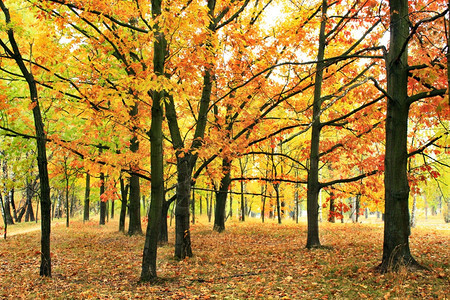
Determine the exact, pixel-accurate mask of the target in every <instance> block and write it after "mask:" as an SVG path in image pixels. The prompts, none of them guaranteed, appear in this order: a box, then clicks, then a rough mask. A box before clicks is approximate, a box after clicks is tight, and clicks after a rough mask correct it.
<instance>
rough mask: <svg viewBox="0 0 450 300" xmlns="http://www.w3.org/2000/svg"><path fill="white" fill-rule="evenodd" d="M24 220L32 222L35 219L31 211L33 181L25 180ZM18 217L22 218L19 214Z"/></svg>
mask: <svg viewBox="0 0 450 300" xmlns="http://www.w3.org/2000/svg"><path fill="white" fill-rule="evenodd" d="M25 191H26V192H25V195H26V199H25V222H33V221H35V217H34V212H33V196H34V191H33V183H32V182H31V181H28V180H27V186H26V188H25ZM19 217H20V218H19V219H21V218H22V215H19Z"/></svg>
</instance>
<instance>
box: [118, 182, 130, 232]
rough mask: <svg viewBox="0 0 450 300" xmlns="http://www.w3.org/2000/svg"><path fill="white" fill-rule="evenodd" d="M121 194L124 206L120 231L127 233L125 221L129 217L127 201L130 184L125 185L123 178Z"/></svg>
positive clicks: (122, 207)
mask: <svg viewBox="0 0 450 300" xmlns="http://www.w3.org/2000/svg"><path fill="white" fill-rule="evenodd" d="M120 194H121V196H122V199H121V200H122V201H121V202H122V205H121V207H120V218H119V231H120V232H125V219H126V215H127V199H128V184H127V185H125V183H124V180H123V178H120Z"/></svg>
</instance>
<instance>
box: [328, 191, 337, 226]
mask: <svg viewBox="0 0 450 300" xmlns="http://www.w3.org/2000/svg"><path fill="white" fill-rule="evenodd" d="M328 222H330V223H335V222H336V211H335V205H334V195H333V193H331V194H330V211H329V212H328Z"/></svg>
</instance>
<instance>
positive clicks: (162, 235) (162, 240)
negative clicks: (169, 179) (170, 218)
mask: <svg viewBox="0 0 450 300" xmlns="http://www.w3.org/2000/svg"><path fill="white" fill-rule="evenodd" d="M176 199H177V195H176V194H175V195H174V196H172V197H171V198H170V199H169V200H164V202H163V205H162V209H161V220H160V227H159V237H158V242H159V245H160V246H163V245H165V244H167V243H168V242H169V232H168V226H167V215H168V212H169V207H170V205H171V204H172V202H173V201H175V200H176Z"/></svg>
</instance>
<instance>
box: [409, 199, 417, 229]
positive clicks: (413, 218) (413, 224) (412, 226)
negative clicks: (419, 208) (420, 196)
mask: <svg viewBox="0 0 450 300" xmlns="http://www.w3.org/2000/svg"><path fill="white" fill-rule="evenodd" d="M416 204H417V197H416V195H414V197H413V207H412V211H411V224H410V226H411V228H414V227H416Z"/></svg>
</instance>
